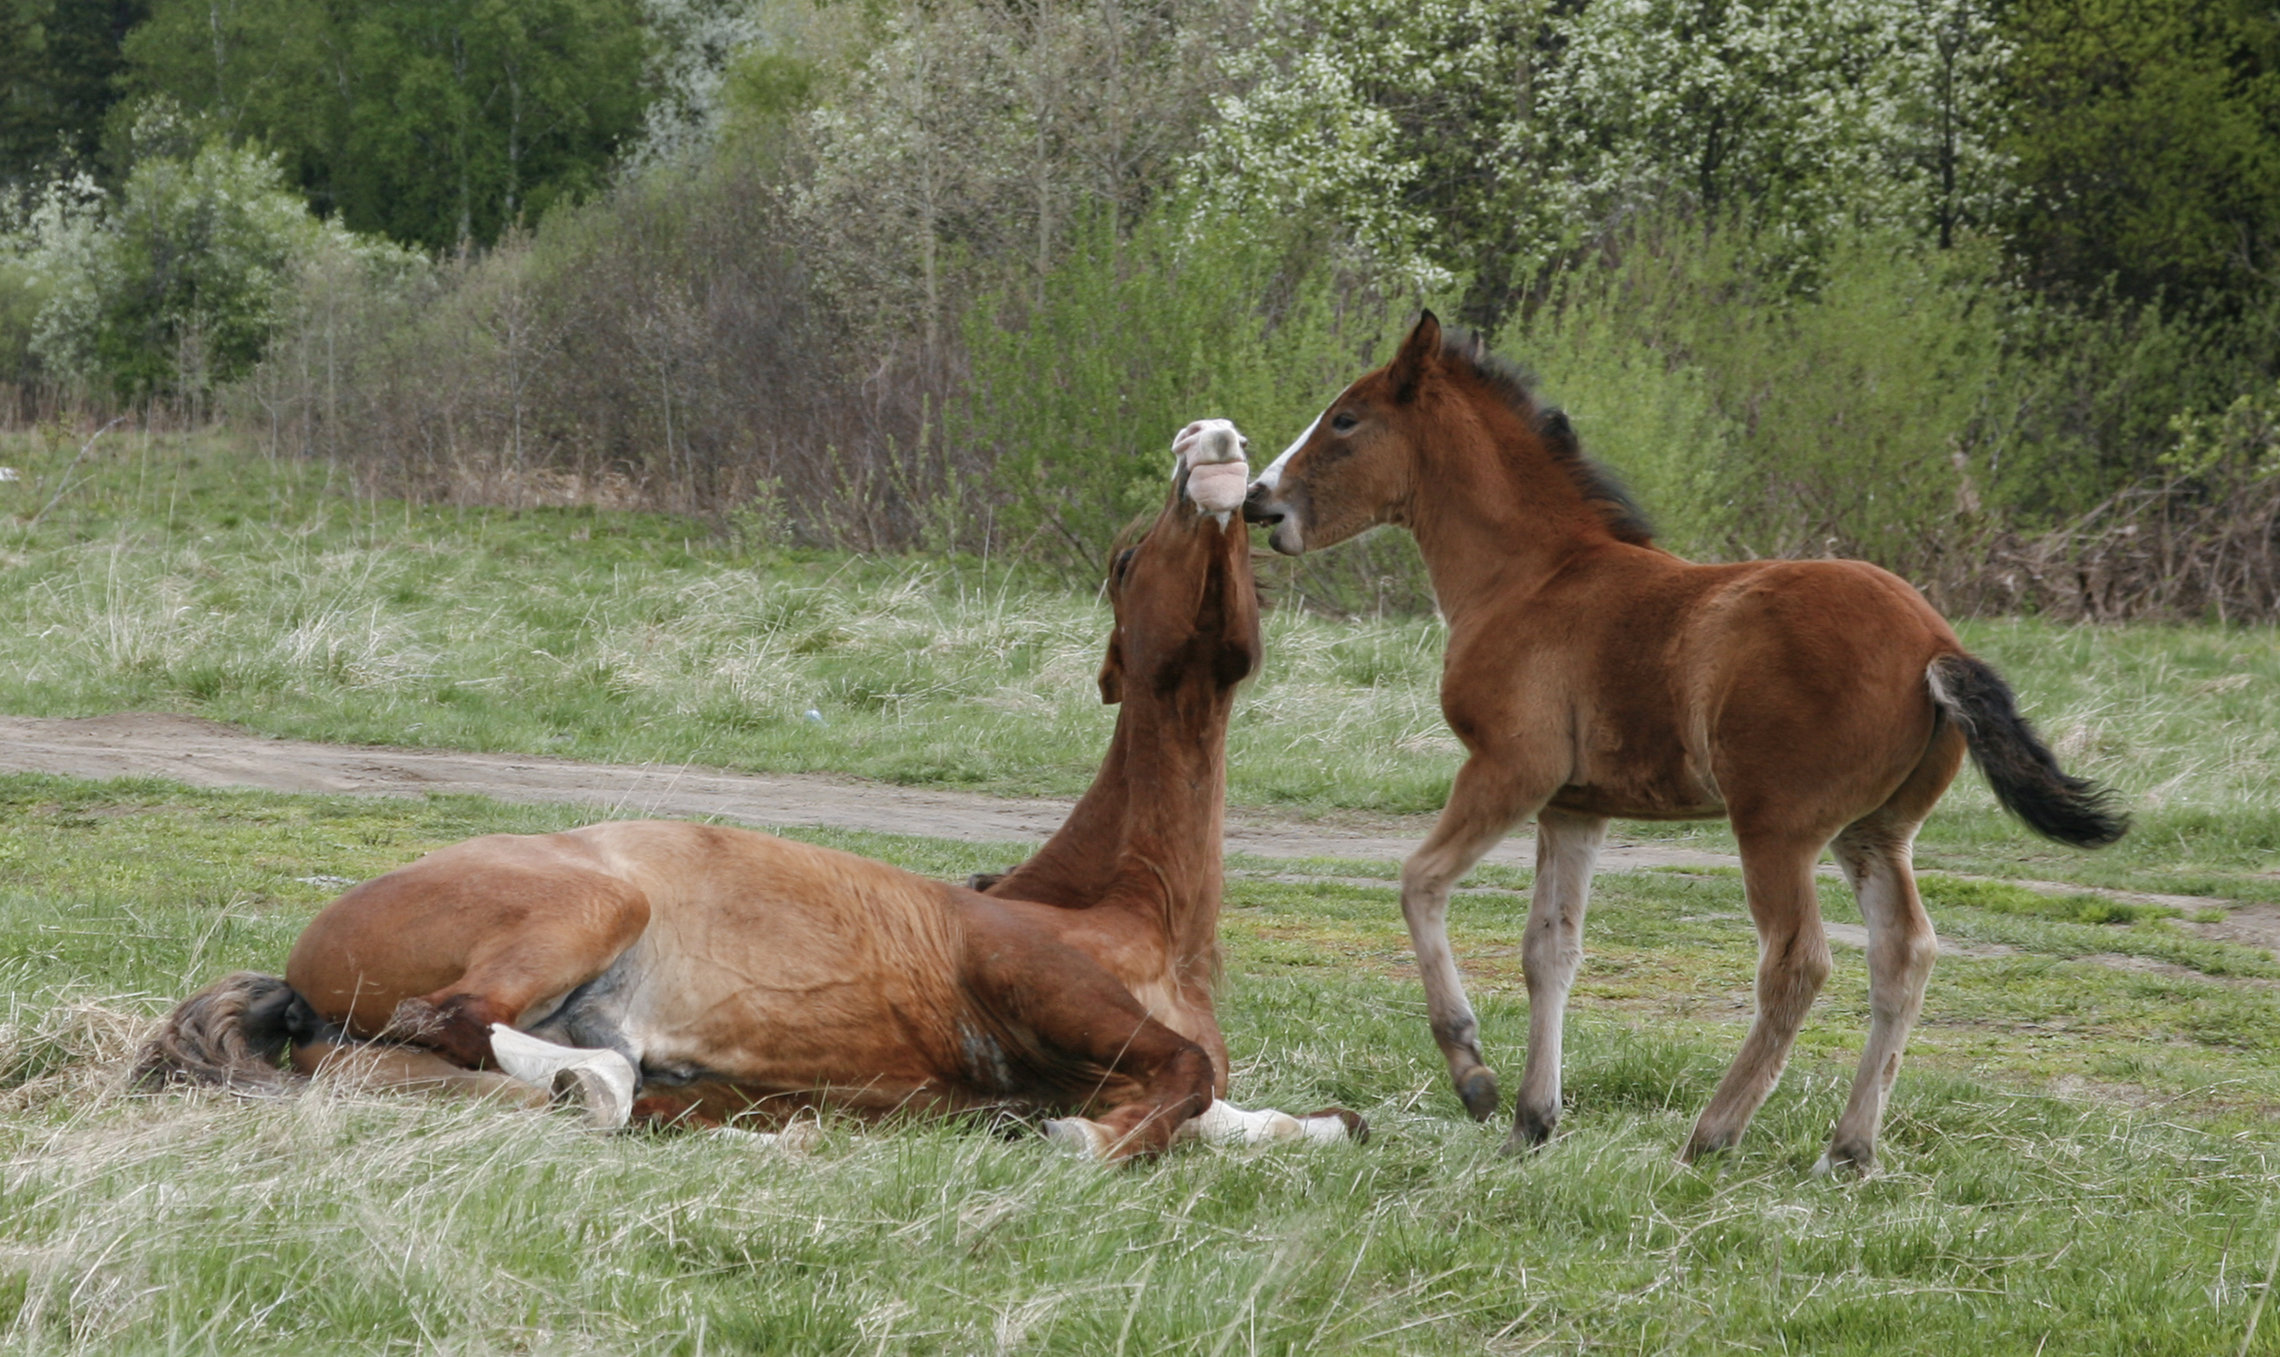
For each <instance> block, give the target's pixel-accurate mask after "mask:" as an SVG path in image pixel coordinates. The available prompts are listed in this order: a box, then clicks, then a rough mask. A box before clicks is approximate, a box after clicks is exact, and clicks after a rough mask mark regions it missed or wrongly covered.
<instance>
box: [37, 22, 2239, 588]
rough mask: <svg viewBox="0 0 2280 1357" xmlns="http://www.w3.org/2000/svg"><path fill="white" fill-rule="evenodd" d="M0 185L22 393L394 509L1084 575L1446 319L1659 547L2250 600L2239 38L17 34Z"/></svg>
mask: <svg viewBox="0 0 2280 1357" xmlns="http://www.w3.org/2000/svg"><path fill="white" fill-rule="evenodd" d="M0 181H4V184H5V194H4V198H0V418H5V419H7V420H11V421H13V422H17V423H24V422H37V421H48V422H50V423H51V424H54V425H58V426H60V425H61V424H63V423H68V422H71V421H85V420H87V419H88V418H90V417H93V418H95V419H97V420H100V419H102V418H105V417H108V416H109V415H111V414H113V413H121V412H124V413H131V414H133V415H136V416H139V417H141V418H145V419H157V420H172V421H183V422H198V421H206V420H212V419H221V420H224V421H226V422H228V423H231V424H233V425H235V426H237V427H238V428H240V429H242V430H244V431H246V432H248V433H249V434H251V435H252V436H255V437H257V438H258V439H259V440H260V441H261V443H262V445H263V446H264V447H266V448H267V450H268V451H269V452H270V453H271V454H272V455H276V456H292V457H309V458H320V459H328V460H329V461H330V462H332V463H333V464H335V465H337V466H338V467H339V468H340V469H341V470H342V471H343V472H345V473H347V474H348V477H349V480H350V483H352V484H354V485H356V486H358V487H359V488H361V489H363V490H365V491H367V492H369V493H372V494H379V495H389V496H407V497H412V498H421V499H442V500H452V501H458V502H468V503H476V502H480V503H498V504H529V503H555V502H565V501H585V502H600V503H607V504H624V505H642V506H646V507H654V508H662V509H668V510H672V511H676V512H680V513H686V514H692V515H697V516H700V517H703V518H705V519H708V520H710V521H711V522H712V523H714V524H715V525H717V526H718V527H719V528H720V529H721V530H723V531H726V532H732V533H736V534H739V535H742V536H745V537H748V538H752V539H755V540H760V541H766V542H780V543H786V544H800V545H815V546H824V547H834V548H849V549H856V550H863V551H900V550H913V549H915V550H924V551H931V552H944V551H956V552H975V553H986V554H992V555H994V556H996V557H997V558H998V559H1005V560H1014V561H1021V562H1028V563H1034V565H1035V566H1036V567H1037V568H1041V569H1045V570H1051V571H1059V572H1064V573H1066V574H1067V575H1069V576H1070V577H1071V578H1072V579H1080V578H1092V577H1097V576H1096V574H1095V572H1096V571H1097V569H1098V566H1099V562H1100V557H1101V555H1102V553H1103V552H1104V551H1105V549H1106V546H1107V544H1108V542H1109V541H1110V539H1111V537H1112V535H1113V533H1114V531H1115V530H1116V528H1117V527H1118V526H1120V525H1121V524H1122V523H1124V522H1125V521H1126V520H1127V519H1129V518H1130V517H1131V516H1132V515H1133V514H1134V513H1135V512H1137V511H1139V510H1142V509H1144V508H1147V507H1149V506H1151V505H1152V504H1153V503H1154V502H1155V501H1156V499H1157V497H1159V496H1160V494H1161V486H1160V483H1159V482H1160V473H1161V463H1162V453H1163V449H1164V447H1165V445H1166V443H1167V440H1168V437H1169V435H1170V433H1171V432H1172V431H1173V430H1174V429H1176V428H1177V427H1179V426H1180V425H1181V424H1182V423H1184V422H1185V421H1186V420H1187V419H1189V418H1192V417H1195V416H1197V415H1202V414H1223V415H1227V416H1230V417H1232V418H1234V419H1236V420H1237V421H1238V422H1239V423H1241V424H1242V425H1243V426H1244V427H1245V428H1246V429H1247V430H1248V431H1249V432H1251V433H1252V434H1253V435H1254V437H1255V438H1256V439H1257V440H1258V441H1259V443H1260V444H1261V445H1263V446H1265V445H1279V443H1280V442H1281V441H1283V440H1285V439H1287V438H1288V437H1290V436H1291V435H1292V434H1294V433H1295V432H1296V431H1297V430H1298V428H1300V427H1301V426H1302V425H1303V424H1304V423H1305V421H1306V420H1307V419H1308V418H1310V417H1311V416H1312V414H1313V413H1314V411H1315V410H1316V409H1318V408H1319V407H1320V405H1321V403H1322V402H1323V401H1324V400H1325V399H1326V398H1327V396H1328V395H1329V394H1330V393H1331V392H1333V391H1335V390H1336V388H1337V387H1338V386H1339V385H1341V384H1342V383H1343V382H1344V381H1346V380H1347V379H1349V378H1350V377H1351V376H1352V375H1354V374H1355V373H1356V372H1357V371H1359V370H1360V369H1361V368H1362V367H1363V366H1365V365H1367V364H1370V363H1374V362H1376V361H1379V360H1380V359H1381V358H1382V357H1383V355H1384V353H1385V352H1386V351H1387V348H1388V346H1389V345H1390V343H1391V341H1392V340H1393V339H1394V338H1395V337H1397V335H1398V334H1399V332H1400V331H1401V329H1402V328H1403V327H1404V326H1405V325H1406V324H1407V323H1408V321H1409V319H1410V318H1411V317H1412V316H1413V315H1414V314H1415V312H1416V310H1417V308H1418V307H1419V306H1420V305H1432V306H1434V307H1436V308H1439V309H1440V310H1441V311H1442V312H1443V314H1444V315H1446V316H1449V317H1451V318H1454V319H1457V320H1461V321H1462V322H1464V323H1466V324H1468V325H1471V326H1473V327H1475V328H1477V329H1479V330H1481V331H1484V332H1486V333H1488V334H1489V335H1491V336H1492V337H1493V339H1494V341H1495V343H1496V344H1497V346H1498V348H1499V349H1500V350H1501V351H1503V352H1505V353H1506V354H1508V355H1510V356H1512V357H1514V358H1516V359H1517V360H1519V361H1520V362H1522V363H1523V364H1524V365H1526V366H1528V367H1530V368H1532V369H1533V370H1534V371H1536V372H1537V373H1538V374H1539V376H1540V380H1541V383H1542V386H1543V388H1544V389H1545V392H1546V394H1547V395H1548V396H1549V397H1550V398H1551V399H1553V400H1556V401H1559V402H1561V403H1562V404H1564V405H1565V406H1566V407H1567V408H1568V410H1569V411H1570V413H1571V415H1573V416H1574V418H1575V421H1576V424H1577V426H1578V428H1579V429H1580V430H1581V431H1582V434H1583V436H1584V439H1585V441H1586V445H1587V446H1588V447H1589V448H1591V449H1592V450H1593V451H1594V452H1595V453H1597V454H1598V455H1599V456H1601V457H1602V458H1604V459H1605V460H1607V461H1609V462H1610V463H1612V464H1613V465H1614V466H1615V467H1616V468H1617V470H1618V471H1619V472H1620V473H1621V474H1622V475H1623V476H1624V477H1625V478H1626V479H1627V480H1628V481H1629V483H1630V484H1631V486H1632V487H1633V489H1634V490H1635V491H1636V492H1637V493H1638V495H1639V497H1640V499H1641V500H1642V501H1643V502H1644V503H1645V505H1646V507H1647V509H1648V510H1649V512H1650V515H1651V516H1652V517H1653V518H1654V519H1655V520H1656V521H1657V523H1658V525H1659V526H1660V528H1661V530H1662V533H1663V536H1664V540H1665V541H1666V542H1667V543H1668V544H1669V545H1671V546H1672V547H1673V548H1674V549H1676V550H1679V551H1680V552H1682V553H1684V554H1688V555H1693V556H1697V557H1702V558H1736V557H1745V556H1750V555H1760V554H1805V555H1818V554H1837V555H1848V556H1861V557H1865V558H1868V559H1871V560H1875V561H1878V562H1880V563H1882V564H1885V565H1887V566H1890V567H1892V568H1893V569H1895V570H1898V571H1900V572H1901V573H1903V574H1904V575H1906V576H1907V577H1908V578H1910V579H1911V580H1914V581H1915V582H1917V583H1918V584H1919V585H1921V586H1922V587H1923V588H1925V590H1926V591H1927V592H1928V593H1929V594H1930V595H1931V596H1932V597H1933V599H1934V601H1935V602H1937V603H1939V604H1941V605H1942V606H1944V607H1947V608H1949V609H1952V610H1957V611H1965V612H1981V613H2006V612H2007V613H2017V612H2032V613H2042V614H2045V615H2050V616H2054V617H2059V618H2098V619H2105V618H2121V617H2133V616H2169V617H2183V618H2203V617H2214V618H2219V619H2246V618H2263V619H2269V618H2272V617H2275V616H2280V255H2276V251H2280V13H2276V12H2275V11H2274V10H2273V9H2272V8H2271V6H2269V5H2267V4H2259V3H2253V2H2252V0H1765V2H1764V3H1757V4H1743V3H1738V2H1737V0H1549V2H1547V0H1157V2H1155V3H1142V0H514V2H513V3H509V0H361V2H360V3H355V4H349V3H344V2H343V0H0ZM1287 583H1288V585H1289V587H1291V588H1294V589H1295V590H1297V591H1298V592H1299V593H1300V594H1302V595H1303V596H1305V597H1306V598H1308V599H1309V600H1311V601H1313V602H1314V603H1316V604H1318V605H1321V606H1327V607H1331V608H1336V609H1340V610H1346V611H1362V610H1376V611H1384V610H1397V611H1398V610H1406V609H1413V608H1419V607H1424V606H1429V598H1428V597H1427V596H1426V593H1425V591H1424V588H1423V585H1422V581H1421V576H1420V575H1419V573H1418V571H1417V570H1416V568H1415V563H1414V559H1413V556H1412V554H1411V549H1410V548H1409V546H1408V544H1407V542H1406V539H1403V538H1399V537H1396V536H1392V535H1380V536H1378V537H1374V538H1371V539H1368V540H1366V541H1365V542H1364V543H1362V544H1361V545H1360V546H1359V547H1358V548H1357V549H1354V550H1350V551H1347V552H1342V553H1335V554H1333V555H1332V556H1331V557H1329V558H1325V559H1324V560H1323V561H1320V562H1310V563H1309V564H1308V565H1307V567H1306V571H1305V573H1304V574H1301V575H1297V576H1294V577H1293V578H1291V579H1290V580H1289V581H1287Z"/></svg>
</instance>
